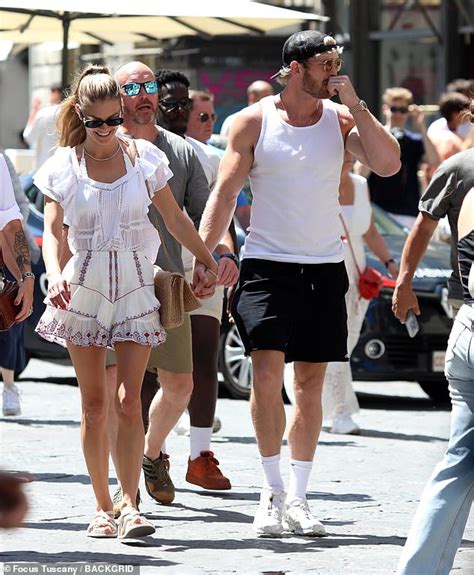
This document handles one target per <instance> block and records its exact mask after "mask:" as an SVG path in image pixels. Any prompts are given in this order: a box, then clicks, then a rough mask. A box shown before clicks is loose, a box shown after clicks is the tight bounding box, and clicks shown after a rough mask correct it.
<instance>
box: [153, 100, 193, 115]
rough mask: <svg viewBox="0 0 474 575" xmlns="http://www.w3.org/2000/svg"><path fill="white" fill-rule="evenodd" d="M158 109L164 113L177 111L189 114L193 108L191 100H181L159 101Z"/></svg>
mask: <svg viewBox="0 0 474 575" xmlns="http://www.w3.org/2000/svg"><path fill="white" fill-rule="evenodd" d="M159 106H160V108H162V109H163V110H165V112H168V113H170V112H177V111H178V110H179V109H181V110H185V111H187V112H189V111H190V110H191V109H192V107H193V101H192V100H191V98H181V99H180V100H161V101H160V102H159Z"/></svg>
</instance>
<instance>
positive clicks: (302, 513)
mask: <svg viewBox="0 0 474 575" xmlns="http://www.w3.org/2000/svg"><path fill="white" fill-rule="evenodd" d="M285 522H286V526H287V527H288V531H291V532H292V533H295V534H296V535H312V536H314V537H325V536H326V535H327V533H326V529H324V525H323V524H322V523H321V522H320V521H318V520H317V519H315V518H314V517H313V515H312V514H311V511H310V509H309V505H308V502H307V501H306V499H295V501H293V503H292V504H291V505H287V506H286V510H285Z"/></svg>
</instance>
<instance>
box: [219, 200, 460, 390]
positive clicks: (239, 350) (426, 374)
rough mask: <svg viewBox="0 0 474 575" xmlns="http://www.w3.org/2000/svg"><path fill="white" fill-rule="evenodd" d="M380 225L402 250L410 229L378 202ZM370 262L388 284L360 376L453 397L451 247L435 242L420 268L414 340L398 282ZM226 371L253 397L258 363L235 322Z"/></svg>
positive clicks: (370, 324) (364, 344) (223, 350)
mask: <svg viewBox="0 0 474 575" xmlns="http://www.w3.org/2000/svg"><path fill="white" fill-rule="evenodd" d="M373 210H374V215H375V220H376V224H377V227H378V229H379V231H380V233H381V234H382V235H383V236H384V238H385V241H386V242H387V244H388V246H389V249H390V253H391V254H393V255H394V256H395V257H397V255H398V256H399V255H400V254H401V251H402V248H403V244H404V242H405V239H406V236H407V232H406V230H405V229H404V228H403V227H401V226H400V225H399V224H398V223H397V222H396V221H395V220H393V219H392V218H391V217H390V216H389V215H388V214H387V212H385V211H384V210H382V209H381V208H378V207H377V206H373ZM367 263H368V265H370V266H372V267H374V268H376V269H378V270H379V271H380V272H381V273H382V274H383V282H384V287H383V289H382V291H381V293H380V295H379V297H377V298H375V299H373V300H372V301H371V302H370V304H369V308H368V310H367V314H366V317H365V321H364V324H363V327H362V331H361V335H360V339H359V342H358V344H357V346H356V347H355V349H354V351H353V353H352V357H351V368H352V373H353V377H354V379H355V380H370V381H387V380H406V381H414V382H418V383H419V384H420V386H421V387H422V388H423V390H424V391H425V392H426V393H427V394H428V395H429V396H430V397H431V398H432V399H434V400H436V401H444V400H446V399H447V398H448V390H447V383H446V380H445V377H444V374H443V369H444V357H445V349H446V346H447V341H448V336H449V332H450V330H451V324H452V319H451V317H450V315H449V310H448V305H447V293H448V289H447V279H448V277H449V276H450V274H451V268H450V260H449V246H448V245H446V244H444V243H440V242H434V241H433V242H430V245H429V246H428V249H427V252H426V255H425V256H424V258H423V260H422V261H421V263H420V266H419V267H418V269H417V271H416V274H415V277H414V281H413V288H414V290H415V292H416V294H417V297H418V300H419V304H420V311H421V315H420V317H419V318H418V319H419V324H420V331H419V332H418V334H417V335H416V336H415V337H414V338H413V339H410V337H409V336H408V334H407V331H406V328H405V326H404V325H402V324H400V322H399V321H398V320H397V319H396V318H395V316H394V315H393V313H392V309H391V307H392V294H393V288H394V286H395V280H394V279H393V278H390V277H387V275H386V273H387V271H386V269H385V268H384V266H383V265H382V264H381V263H380V262H379V261H378V260H377V259H376V258H375V257H374V256H373V254H372V253H371V252H370V251H367ZM219 364H220V370H221V372H222V374H223V377H224V379H225V386H226V388H227V389H228V391H229V393H230V394H231V396H232V397H238V398H245V397H248V396H249V395H250V388H251V385H252V364H251V360H250V358H248V357H246V356H245V354H244V348H243V345H242V341H241V339H240V336H239V334H238V331H237V329H236V327H235V325H233V324H230V323H228V322H227V323H225V324H224V325H223V329H222V334H221V347H220V355H219ZM289 369H291V367H290V368H287V369H286V370H285V373H286V377H285V378H284V387H285V391H286V395H287V396H288V397H290V398H291V397H292V395H293V393H292V377H290V376H289Z"/></svg>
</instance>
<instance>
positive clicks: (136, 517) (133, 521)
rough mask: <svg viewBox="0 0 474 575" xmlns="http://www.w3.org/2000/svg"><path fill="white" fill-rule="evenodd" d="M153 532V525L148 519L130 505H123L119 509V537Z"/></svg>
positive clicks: (141, 535)
mask: <svg viewBox="0 0 474 575" xmlns="http://www.w3.org/2000/svg"><path fill="white" fill-rule="evenodd" d="M154 532H155V527H154V526H153V524H152V523H150V521H148V519H146V518H145V517H143V515H140V513H139V512H138V511H137V510H136V509H133V508H132V507H124V508H123V509H122V510H121V515H120V519H119V522H118V536H119V537H120V539H127V538H129V537H145V536H146V535H151V534H152V533H154Z"/></svg>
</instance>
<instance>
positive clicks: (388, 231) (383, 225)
mask: <svg viewBox="0 0 474 575" xmlns="http://www.w3.org/2000/svg"><path fill="white" fill-rule="evenodd" d="M372 211H373V214H374V218H375V225H376V226H377V229H378V231H379V232H380V233H381V234H382V235H383V236H398V237H402V238H403V237H406V235H407V232H406V231H405V228H403V227H402V226H401V225H400V224H399V223H398V222H396V221H395V220H394V219H393V218H391V217H390V216H389V215H388V214H387V212H386V211H385V210H382V209H381V208H379V207H378V206H376V205H375V204H372Z"/></svg>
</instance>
